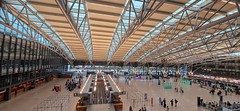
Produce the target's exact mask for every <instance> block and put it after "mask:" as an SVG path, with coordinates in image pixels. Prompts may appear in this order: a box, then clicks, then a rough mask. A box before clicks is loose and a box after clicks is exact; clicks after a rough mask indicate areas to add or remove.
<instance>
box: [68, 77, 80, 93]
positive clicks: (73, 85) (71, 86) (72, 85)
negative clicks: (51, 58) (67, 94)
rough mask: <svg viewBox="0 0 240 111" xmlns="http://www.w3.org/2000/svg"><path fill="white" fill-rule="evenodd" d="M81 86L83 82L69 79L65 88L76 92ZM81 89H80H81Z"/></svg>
mask: <svg viewBox="0 0 240 111" xmlns="http://www.w3.org/2000/svg"><path fill="white" fill-rule="evenodd" d="M77 84H78V86H81V82H80V81H79V82H78V83H77V82H76V81H74V79H72V80H71V81H70V80H69V79H68V80H67V81H66V83H65V87H66V88H67V89H68V90H69V91H72V90H74V89H75V88H76V87H77ZM79 88H80V87H79Z"/></svg>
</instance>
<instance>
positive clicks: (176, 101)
mask: <svg viewBox="0 0 240 111" xmlns="http://www.w3.org/2000/svg"><path fill="white" fill-rule="evenodd" d="M177 103H178V100H177V99H175V107H177Z"/></svg>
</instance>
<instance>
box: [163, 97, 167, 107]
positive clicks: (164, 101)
mask: <svg viewBox="0 0 240 111" xmlns="http://www.w3.org/2000/svg"><path fill="white" fill-rule="evenodd" d="M163 107H164V108H166V99H165V98H164V99H163Z"/></svg>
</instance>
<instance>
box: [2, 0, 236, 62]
mask: <svg viewBox="0 0 240 111" xmlns="http://www.w3.org/2000/svg"><path fill="white" fill-rule="evenodd" d="M1 4H3V5H4V6H5V7H8V8H7V9H8V10H10V11H12V13H13V15H15V16H19V15H22V16H21V17H20V19H21V20H23V21H25V22H26V23H27V24H32V27H33V28H34V29H36V30H39V31H40V32H41V33H44V35H45V37H46V38H51V39H50V40H51V41H54V44H55V45H54V46H56V47H60V48H61V49H63V51H64V52H65V53H67V56H69V58H70V59H72V60H82V61H109V62H111V61H114V62H115V61H121V62H125V63H128V62H140V63H148V62H151V63H156V64H161V63H169V64H179V63H188V64H193V63H201V62H204V61H213V60H221V59H218V58H223V59H230V58H236V57H237V58H239V56H240V48H239V45H240V34H239V32H240V29H239V26H240V18H239V16H240V8H239V7H240V5H239V4H240V3H239V1H238V0H3V3H1ZM37 17H39V18H37ZM36 20H39V21H38V22H36ZM39 22H42V23H43V22H44V24H46V27H43V26H41V25H38V24H39ZM30 26H31V25H30Z"/></svg>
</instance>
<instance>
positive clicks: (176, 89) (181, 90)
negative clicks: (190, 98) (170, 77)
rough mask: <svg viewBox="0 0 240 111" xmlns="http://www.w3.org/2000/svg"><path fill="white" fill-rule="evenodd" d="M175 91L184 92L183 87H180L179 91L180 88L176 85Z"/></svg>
mask: <svg viewBox="0 0 240 111" xmlns="http://www.w3.org/2000/svg"><path fill="white" fill-rule="evenodd" d="M175 91H176V92H180V93H184V91H183V89H182V87H180V90H179V91H178V88H177V87H176V88H175Z"/></svg>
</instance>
